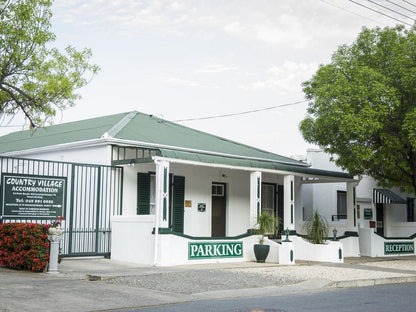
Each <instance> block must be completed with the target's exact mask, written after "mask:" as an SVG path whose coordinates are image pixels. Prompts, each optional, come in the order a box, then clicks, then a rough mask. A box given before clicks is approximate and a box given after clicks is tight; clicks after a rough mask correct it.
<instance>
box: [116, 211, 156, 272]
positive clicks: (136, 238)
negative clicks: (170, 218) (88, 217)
mask: <svg viewBox="0 0 416 312" xmlns="http://www.w3.org/2000/svg"><path fill="white" fill-rule="evenodd" d="M111 221H112V222H111V226H112V231H111V259H114V260H120V261H128V262H135V263H141V264H149V265H153V263H154V241H155V239H154V235H152V229H153V227H154V222H155V217H154V216H152V215H146V216H144V215H141V216H113V217H112V220H111Z"/></svg>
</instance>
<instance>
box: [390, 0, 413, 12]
mask: <svg viewBox="0 0 416 312" xmlns="http://www.w3.org/2000/svg"><path fill="white" fill-rule="evenodd" d="M386 2H388V3H391V4H393V5H395V6H398V7H399V8H402V9H403V10H406V11H409V12H412V13H413V14H416V12H415V11H412V10H410V9H408V8H406V7H404V6H402V5H400V4H397V3H394V2H393V1H390V0H386Z"/></svg>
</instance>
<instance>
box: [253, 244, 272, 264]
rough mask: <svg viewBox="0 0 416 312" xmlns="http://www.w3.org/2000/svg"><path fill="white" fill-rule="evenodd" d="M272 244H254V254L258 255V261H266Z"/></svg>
mask: <svg viewBox="0 0 416 312" xmlns="http://www.w3.org/2000/svg"><path fill="white" fill-rule="evenodd" d="M269 250H270V246H269V245H260V244H255V245H254V255H255V256H256V259H257V262H260V263H264V262H265V261H266V258H267V256H268V254H269Z"/></svg>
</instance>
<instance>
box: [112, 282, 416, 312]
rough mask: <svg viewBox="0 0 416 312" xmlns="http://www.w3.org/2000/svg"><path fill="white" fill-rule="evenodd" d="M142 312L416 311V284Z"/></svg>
mask: <svg viewBox="0 0 416 312" xmlns="http://www.w3.org/2000/svg"><path fill="white" fill-rule="evenodd" d="M117 311H128V312H133V311H140V312H153V311H154V312H168V311H169V312H187V311H189V312H191V311H192V312H195V311H201V312H210V311H215V312H263V311H264V312H303V311H308V312H314V311H317V312H318V311H319V312H325V311H331V312H333V311H336V312H350V311H354V312H361V311H362V312H372V311H377V312H387V311H388V312H392V311H400V312H414V311H416V283H411V284H393V285H383V286H372V287H362V288H349V289H330V290H322V291H311V292H306V293H295V294H283V295H279V296H267V297H255V298H237V299H227V300H210V301H201V302H190V303H182V304H173V305H164V306H155V307H148V308H143V309H133V310H131V309H130V310H117Z"/></svg>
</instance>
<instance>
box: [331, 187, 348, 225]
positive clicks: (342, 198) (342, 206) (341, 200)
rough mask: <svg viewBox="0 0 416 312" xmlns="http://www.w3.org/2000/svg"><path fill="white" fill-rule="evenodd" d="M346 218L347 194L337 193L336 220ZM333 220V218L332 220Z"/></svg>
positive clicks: (343, 192)
mask: <svg viewBox="0 0 416 312" xmlns="http://www.w3.org/2000/svg"><path fill="white" fill-rule="evenodd" d="M346 218H347V192H346V191H337V217H336V219H337V220H340V219H346ZM332 219H335V218H332Z"/></svg>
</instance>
